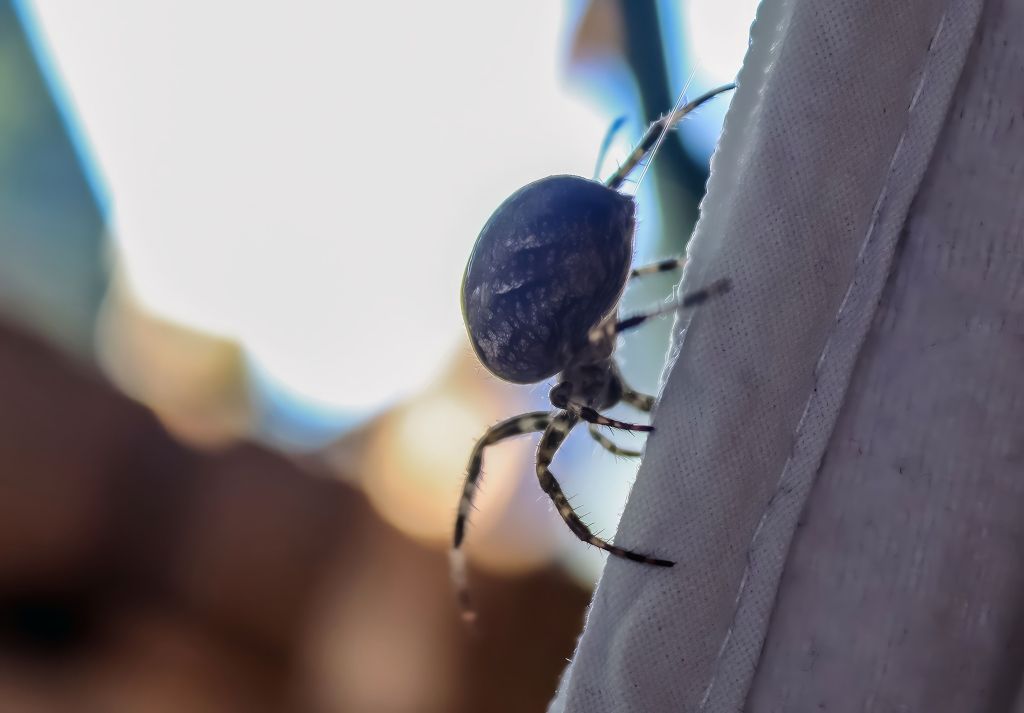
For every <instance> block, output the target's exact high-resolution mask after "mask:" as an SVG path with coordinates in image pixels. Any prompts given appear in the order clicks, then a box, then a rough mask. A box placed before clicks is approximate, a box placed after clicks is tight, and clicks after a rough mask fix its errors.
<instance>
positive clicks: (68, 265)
mask: <svg viewBox="0 0 1024 713" xmlns="http://www.w3.org/2000/svg"><path fill="white" fill-rule="evenodd" d="M755 8H756V3H755V2H753V0H729V1H728V2H726V1H724V0H714V1H713V0H675V1H674V2H653V1H640V0H592V1H589V2H588V1H584V0H575V1H568V2H562V3H552V2H549V1H542V0H522V1H521V2H518V3H514V4H509V5H507V6H495V5H492V4H484V3H477V2H472V1H470V0H463V1H452V2H442V3H426V4H425V3H413V2H408V3H397V4H392V3H386V4H385V3H379V4H373V3H338V2H334V3H332V2H326V1H323V2H315V1H314V0H304V1H302V2H293V3H283V2H280V3H278V2H261V3H242V2H228V1H224V2H219V3H208V2H206V3H200V2H197V1H195V0H187V1H182V0H177V1H176V2H164V1H163V0H160V1H154V2H147V3H137V2H129V0H93V2H89V3H82V2H76V1H75V0H0V404H2V407H0V708H2V709H3V710H5V711H67V710H73V711H111V710H118V711H120V710H125V711H128V710H131V711H164V710H167V711H171V710H174V711H180V710H191V711H206V710H210V711H219V710H245V711H260V710H267V711H279V710H313V711H470V710H472V711H534V710H536V711H540V710H543V709H544V706H545V703H546V701H547V700H548V699H549V698H550V696H551V695H552V694H553V692H554V690H555V686H556V684H557V679H558V676H559V674H560V672H561V670H562V668H563V667H564V665H565V663H566V660H567V658H568V657H569V656H570V655H571V653H572V651H573V647H574V642H575V639H576V637H577V636H578V635H579V632H580V630H581V628H582V624H583V615H584V608H585V606H586V603H587V601H588V599H589V593H590V590H591V589H592V587H593V585H594V583H595V581H596V579H597V577H598V576H599V573H600V569H601V566H602V563H603V559H602V556H601V555H600V554H599V553H597V552H595V551H594V550H592V549H591V548H587V547H585V546H584V545H582V544H581V543H579V542H578V541H577V540H576V539H575V537H574V536H572V534H571V533H570V532H569V531H568V529H567V528H566V527H565V526H564V525H563V523H562V522H561V520H560V518H559V517H558V515H557V513H555V512H554V510H553V509H552V507H551V506H550V504H549V501H548V500H547V498H546V497H544V496H543V494H542V493H541V491H540V489H539V488H538V486H537V484H536V478H535V476H534V474H533V468H532V461H531V459H532V455H533V448H534V445H535V444H534V442H533V440H535V437H534V438H533V439H531V438H530V437H524V438H522V439H518V440H515V441H510V442H506V443H504V444H502V445H500V446H497V447H494V448H492V449H490V450H489V451H488V452H487V454H486V459H485V465H484V471H485V480H484V487H483V489H482V493H481V496H480V497H479V499H478V505H479V512H477V513H476V515H475V517H474V519H473V521H472V524H471V527H470V530H469V533H468V539H467V550H468V553H469V556H470V564H471V587H472V591H473V594H474V597H475V600H476V603H477V606H478V609H479V613H480V619H479V623H478V626H477V627H476V629H475V630H474V631H469V630H467V629H465V628H464V627H463V626H462V625H461V622H460V621H459V618H458V613H457V610H456V607H455V604H454V601H453V598H452V595H451V587H450V583H449V580H448V573H447V559H446V549H447V546H448V543H449V541H450V537H451V531H452V526H453V519H454V514H455V505H456V503H457V501H458V497H459V493H460V489H461V485H462V478H463V476H464V472H465V467H466V461H467V458H468V456H469V453H470V450H471V448H472V446H473V443H474V440H475V439H476V438H478V437H479V436H480V435H481V434H482V433H483V431H484V430H485V429H486V428H487V427H488V426H489V425H491V424H493V423H494V422H496V421H497V420H499V419H502V418H505V417H508V416H510V415H513V414H515V413H519V412H522V411H527V410H535V409H543V408H545V407H546V403H547V399H546V397H547V391H548V388H549V386H550V385H546V384H541V385H537V386H535V387H512V386H510V385H508V384H504V383H502V382H499V381H498V380H497V379H495V378H494V377H492V376H490V375H489V374H488V373H487V372H486V371H484V370H483V368H482V367H480V366H479V365H478V363H477V362H476V359H475V357H474V355H473V353H472V350H471V348H470V347H469V345H468V342H467V340H466V336H465V333H464V327H463V325H462V322H461V313H460V308H459V286H460V280H461V276H462V271H463V269H464V267H465V262H466V259H467V257H468V255H469V252H470V250H471V248H472V245H473V242H474V240H475V238H476V235H477V233H478V231H479V230H480V228H481V227H482V226H483V224H484V222H485V221H486V220H487V218H488V216H489V215H490V213H491V211H492V210H493V209H494V208H495V207H497V205H498V204H499V203H500V202H501V201H502V200H503V199H504V198H505V197H506V196H508V195H509V194H510V193H511V192H513V191H514V190H516V189H517V188H519V187H520V186H522V185H524V184H526V183H528V182H530V181H532V180H535V179H537V178H540V177H543V176H546V175H550V174H555V173H575V174H581V175H585V176H591V175H593V174H594V172H595V161H596V160H597V158H598V153H599V149H600V146H601V143H602V140H603V138H604V136H605V134H606V132H607V130H608V127H609V126H610V125H611V124H612V123H613V121H615V119H616V118H617V117H619V116H622V117H625V119H626V121H625V124H624V127H623V129H622V130H621V131H620V132H618V134H616V136H615V139H614V141H613V143H612V147H611V150H610V151H609V152H608V155H607V156H606V158H605V160H604V162H603V163H602V165H601V166H599V167H598V168H597V170H598V172H599V174H600V175H602V176H606V175H608V173H610V172H611V171H612V170H614V167H615V161H616V160H617V159H622V158H623V157H624V156H625V155H626V154H627V153H628V151H629V148H630V146H631V145H632V144H633V142H635V141H636V140H637V138H638V137H639V135H640V133H641V132H642V131H643V129H644V128H646V126H647V124H648V123H649V122H650V121H652V120H653V119H655V118H657V117H658V116H659V115H660V114H662V113H664V112H666V111H668V110H669V109H671V107H672V105H673V104H674V103H675V101H676V98H677V96H678V95H679V93H680V91H681V90H682V89H683V87H684V85H685V84H686V83H687V81H688V80H689V79H691V78H692V83H691V84H690V85H689V87H688V94H689V96H691V97H692V96H695V95H696V94H697V93H700V92H702V91H704V90H706V89H708V88H710V87H713V86H716V85H718V84H722V83H725V82H728V81H731V80H733V79H734V78H735V75H736V73H737V71H738V70H739V67H740V64H741V62H742V58H743V54H744V51H745V49H746V44H747V35H748V29H749V26H750V23H751V21H752V20H753V16H754V12H755ZM729 100H730V96H729V95H725V96H723V97H720V98H718V99H716V100H715V101H714V102H712V103H711V104H710V105H707V106H706V107H704V108H703V109H701V110H700V111H699V112H698V113H697V115H695V116H693V117H691V118H689V119H687V120H686V121H685V122H684V124H683V125H682V127H681V129H680V130H679V131H678V132H677V133H676V134H674V135H673V136H671V137H670V138H669V140H668V141H666V143H665V145H664V147H663V148H662V150H661V153H660V154H659V156H658V159H657V161H655V162H654V165H653V168H652V170H651V171H650V173H649V174H648V175H647V177H646V178H645V180H644V181H643V183H642V185H641V186H640V187H639V188H638V189H635V190H637V201H638V205H639V216H640V228H639V233H638V236H637V252H636V256H635V262H637V263H643V262H649V261H653V260H655V259H658V258H660V257H665V256H670V255H677V254H680V253H681V252H682V251H683V250H684V249H685V243H686V240H687V237H688V236H689V234H690V230H691V228H692V225H693V222H694V220H695V218H696V214H697V205H698V202H699V200H700V198H701V195H702V193H703V190H704V183H705V181H706V178H707V164H708V160H709V157H710V154H711V152H712V150H713V148H714V145H715V142H716V141H717V137H718V133H719V131H720V127H721V122H722V118H723V116H724V114H725V111H726V109H727V107H728V103H729ZM631 190H633V189H632V188H631ZM677 279H678V275H671V274H670V275H663V276H655V277H652V278H649V279H647V280H646V281H644V282H643V283H642V284H640V285H637V286H635V287H632V288H631V289H630V291H629V292H628V294H627V296H626V299H625V303H624V304H625V308H626V309H627V310H629V309H637V308H640V307H642V306H647V305H651V304H656V303H658V302H659V301H662V300H664V299H666V298H667V297H668V296H669V295H670V294H671V291H672V289H673V285H674V283H675V281H676V280H677ZM670 326H671V319H670V318H666V319H664V320H661V321H659V322H656V323H654V324H652V325H651V326H650V327H645V329H644V330H642V331H641V332H638V333H637V334H635V335H633V336H631V338H630V339H628V340H625V342H624V343H623V345H622V347H621V349H620V355H621V360H622V362H623V364H624V370H625V373H626V375H627V377H628V378H629V380H630V382H631V383H632V384H633V385H634V386H636V387H637V388H640V389H641V390H644V391H647V392H651V393H654V392H656V391H657V388H658V380H659V377H660V374H661V369H662V367H663V361H664V355H665V351H666V347H667V342H668V332H669V329H670ZM621 413H622V414H623V415H625V414H628V413H629V412H628V411H623V412H621ZM633 416H634V417H635V414H633ZM619 439H620V442H621V443H622V445H624V446H626V447H632V448H635V447H639V446H640V445H641V444H642V441H641V439H640V436H635V437H630V436H628V435H627V436H619ZM636 467H637V464H636V463H634V462H630V461H627V460H624V459H617V458H614V457H612V456H611V455H610V454H608V453H606V452H604V451H602V450H600V448H599V447H598V446H597V445H596V444H595V443H594V442H593V441H592V440H590V439H589V438H587V437H586V434H585V433H577V434H574V437H573V438H571V439H570V441H569V442H568V444H567V446H566V447H565V448H564V449H563V450H562V452H561V453H560V454H559V457H558V459H557V460H556V462H555V471H556V473H557V474H558V475H559V477H560V480H561V482H562V484H563V487H564V489H565V490H566V491H567V493H568V494H570V495H572V496H574V503H575V504H576V505H577V507H578V508H579V509H581V510H582V511H583V512H585V513H588V517H587V520H588V521H589V522H592V523H594V524H595V526H596V529H598V530H602V531H603V532H604V533H605V534H606V535H610V534H611V533H614V529H615V524H616V522H617V519H618V515H619V513H620V512H621V508H622V506H623V503H624V501H625V498H626V496H627V494H628V491H629V487H630V485H631V483H632V480H633V478H634V476H635V473H636Z"/></svg>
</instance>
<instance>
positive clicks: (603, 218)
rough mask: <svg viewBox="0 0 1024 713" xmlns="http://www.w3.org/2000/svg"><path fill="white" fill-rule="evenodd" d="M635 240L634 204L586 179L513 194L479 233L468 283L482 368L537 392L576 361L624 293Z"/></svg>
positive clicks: (552, 181)
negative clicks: (542, 383) (533, 385)
mask: <svg viewBox="0 0 1024 713" xmlns="http://www.w3.org/2000/svg"><path fill="white" fill-rule="evenodd" d="M633 232H634V203H633V199H632V198H631V197H629V196H625V195H623V194H621V193H618V192H617V191H614V190H612V189H610V188H607V187H605V186H604V185H602V184H601V183H598V182H596V181H590V180H587V179H585V178H581V177H579V176H550V177H548V178H543V179H541V180H539V181H535V182H533V183H531V184H529V185H527V186H524V187H523V188H521V189H519V190H518V191H516V192H515V193H513V194H512V195H511V196H509V198H507V199H506V200H505V202H504V203H502V204H501V205H500V206H499V207H498V209H497V210H496V211H495V212H494V214H493V215H492V216H491V218H490V219H489V220H488V221H487V224H486V225H485V226H484V228H483V230H482V231H481V232H480V236H479V237H478V238H477V241H476V245H475V246H474V247H473V251H472V253H471V254H470V258H469V264H468V265H467V266H466V273H465V277H464V278H463V283H462V311H463V316H464V318H465V320H466V328H467V330H468V331H469V338H470V341H471V342H472V344H473V348H474V350H475V351H476V353H477V355H478V356H479V358H480V361H481V362H482V363H483V364H484V366H486V367H487V368H488V369H489V370H490V371H491V372H492V373H493V374H494V375H495V376H498V377H500V378H502V379H505V380H506V381H511V382H514V383H519V384H531V383H535V382H538V381H543V380H544V379H547V378H548V377H550V376H553V375H554V374H557V373H558V372H560V371H562V370H564V369H565V368H566V367H567V366H568V365H569V364H570V363H572V360H573V357H574V356H575V355H576V354H578V353H580V352H581V350H583V349H584V347H585V346H586V344H587V337H588V334H589V332H590V330H591V329H592V328H593V327H595V326H596V325H597V324H598V323H600V321H601V320H602V319H604V318H605V317H606V316H608V314H609V313H611V312H612V310H613V309H614V308H615V305H616V304H617V302H618V300H619V297H620V296H621V295H622V290H623V288H624V287H625V284H626V280H627V279H628V277H629V269H630V263H631V260H632V256H633Z"/></svg>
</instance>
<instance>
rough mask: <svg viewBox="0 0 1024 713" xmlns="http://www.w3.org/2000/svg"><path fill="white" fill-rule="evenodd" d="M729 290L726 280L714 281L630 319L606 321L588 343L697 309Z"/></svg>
mask: <svg viewBox="0 0 1024 713" xmlns="http://www.w3.org/2000/svg"><path fill="white" fill-rule="evenodd" d="M731 289H732V282H730V281H729V279H728V278H723V279H721V280H716V281H715V282H713V283H711V284H710V285H708V286H707V287H702V288H701V289H699V290H694V291H693V292H688V293H686V294H685V295H683V297H682V299H680V300H677V301H675V302H670V303H668V304H666V305H662V306H661V307H657V308H655V309H652V310H650V311H649V312H642V313H640V314H635V315H633V316H632V317H626V318H625V319H620V320H618V321H617V322H612V321H608V322H605V323H604V324H601V325H598V326H597V327H594V328H593V329H592V330H590V342H591V344H600V343H602V342H603V341H605V340H607V339H610V338H612V337H614V336H615V335H616V334H621V333H622V332H625V331H627V330H630V329H635V328H636V327H639V326H640V325H641V324H643V323H644V322H646V321H648V320H650V319H654V318H655V317H660V316H661V315H663V314H669V313H670V312H676V311H678V310H684V309H692V308H693V307H699V306H700V305H702V304H704V303H705V302H707V301H708V300H709V299H712V298H713V297H717V296H718V295H724V294H725V293H726V292H728V291H729V290H731Z"/></svg>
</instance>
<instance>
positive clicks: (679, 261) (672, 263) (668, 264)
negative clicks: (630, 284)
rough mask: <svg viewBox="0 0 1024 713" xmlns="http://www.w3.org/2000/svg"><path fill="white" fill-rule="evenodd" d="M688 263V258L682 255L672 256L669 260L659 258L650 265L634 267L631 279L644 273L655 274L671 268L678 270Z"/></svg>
mask: <svg viewBox="0 0 1024 713" xmlns="http://www.w3.org/2000/svg"><path fill="white" fill-rule="evenodd" d="M685 263H686V258H682V257H670V258H668V259H667V260H659V261H658V262H655V263H652V264H650V265H641V266H640V267H634V268H633V270H632V272H630V273H629V277H630V279H632V278H634V277H643V276H644V275H654V274H656V273H659V272H668V271H670V270H678V269H679V268H681V267H682V266H683V265H684V264H685Z"/></svg>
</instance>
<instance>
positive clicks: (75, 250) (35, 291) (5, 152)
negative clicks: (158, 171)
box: [0, 0, 107, 357]
mask: <svg viewBox="0 0 1024 713" xmlns="http://www.w3.org/2000/svg"><path fill="white" fill-rule="evenodd" d="M31 27H32V24H31V20H30V18H29V15H28V13H27V12H26V11H25V9H24V7H23V6H22V4H21V3H18V2H12V0H0V315H3V317H5V318H9V319H13V320H15V321H17V322H19V323H20V324H22V325H23V326H27V327H29V328H31V329H33V330H34V331H37V332H39V333H41V334H43V335H44V336H46V337H48V338H50V339H51V340H53V341H55V342H57V343H58V344H60V345H61V346H63V347H64V348H67V349H70V350H72V351H74V352H76V353H78V354H80V355H88V356H90V357H91V354H92V348H93V331H94V327H95V321H96V316H97V313H98V310H99V307H100V302H101V300H102V299H103V295H104V293H105V290H106V284H107V269H106V265H105V242H106V241H105V237H104V235H105V225H106V220H105V216H104V210H103V205H102V200H101V198H100V193H99V192H98V191H97V190H96V185H95V181H93V180H92V179H91V177H90V175H89V172H88V170H87V169H86V167H85V166H86V162H85V160H84V158H83V154H82V152H81V151H80V149H79V146H78V145H76V142H75V140H74V138H73V132H72V131H71V130H69V125H70V124H69V121H68V119H67V115H66V113H65V111H66V109H64V108H63V107H62V106H60V104H61V102H60V101H59V100H58V97H59V96H60V93H59V91H56V90H55V87H56V84H55V83H54V81H53V79H52V74H51V73H50V72H48V71H47V70H46V67H47V64H46V60H45V58H42V57H41V56H40V52H41V51H42V50H41V49H40V45H39V43H37V42H34V41H33V34H32V31H31Z"/></svg>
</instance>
